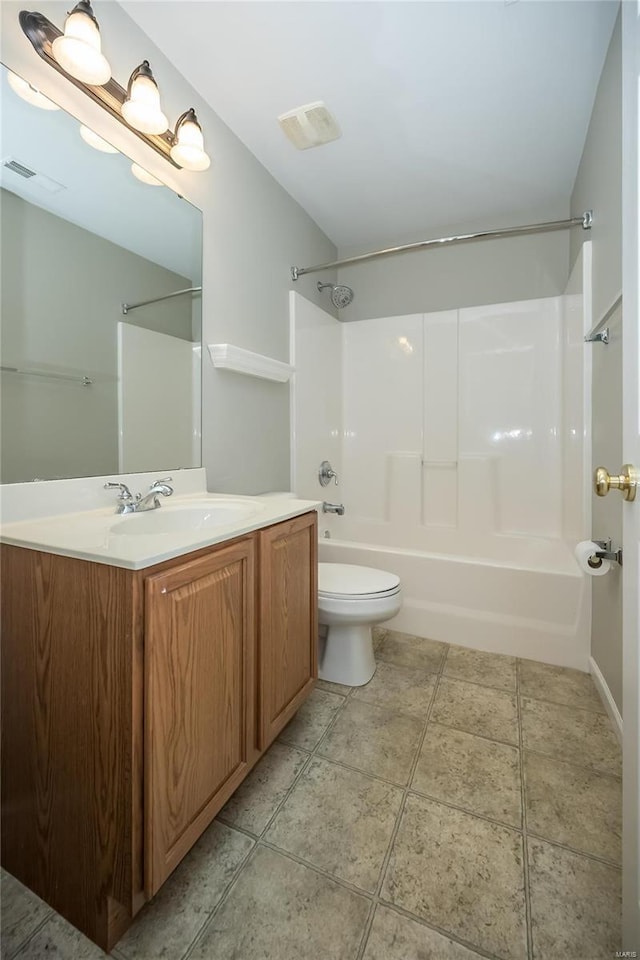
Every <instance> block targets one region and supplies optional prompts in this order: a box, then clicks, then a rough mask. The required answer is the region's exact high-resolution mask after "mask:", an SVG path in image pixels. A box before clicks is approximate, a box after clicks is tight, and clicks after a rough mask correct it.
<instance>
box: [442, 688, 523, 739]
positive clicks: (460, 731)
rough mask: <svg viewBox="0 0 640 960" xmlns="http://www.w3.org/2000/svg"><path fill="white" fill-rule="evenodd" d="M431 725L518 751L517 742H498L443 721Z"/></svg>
mask: <svg viewBox="0 0 640 960" xmlns="http://www.w3.org/2000/svg"><path fill="white" fill-rule="evenodd" d="M444 679H445V680H446V679H447V678H446V677H444ZM485 689H486V688H485ZM514 699H515V698H514ZM431 723H432V724H433V723H435V724H436V726H439V727H446V728H447V729H448V730H457V731H458V732H459V733H466V734H467V735H468V736H470V737H479V738H480V739H481V740H488V741H489V743H500V744H502V745H503V746H505V747H511V748H512V749H513V750H518V749H519V744H518V741H517V740H498V739H496V737H488V736H487V735H486V733H478V731H477V730H468V729H466V728H465V727H456V726H454V725H453V724H452V723H446V722H445V721H444V720H440V719H437V720H432V721H431Z"/></svg>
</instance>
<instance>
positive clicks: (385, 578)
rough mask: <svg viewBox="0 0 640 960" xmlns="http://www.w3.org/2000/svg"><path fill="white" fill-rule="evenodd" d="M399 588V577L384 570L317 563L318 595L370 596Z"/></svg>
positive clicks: (347, 564)
mask: <svg viewBox="0 0 640 960" xmlns="http://www.w3.org/2000/svg"><path fill="white" fill-rule="evenodd" d="M399 587H400V577H397V576H396V575H395V573H387V571H386V570H374V569H373V568H372V567H359V566H356V565H355V564H351V563H319V564H318V593H323V594H325V595H328V594H331V595H333V596H350V597H355V596H371V595H372V594H377V593H390V592H392V591H393V590H396V589H398V588H399Z"/></svg>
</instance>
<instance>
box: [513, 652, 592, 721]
mask: <svg viewBox="0 0 640 960" xmlns="http://www.w3.org/2000/svg"><path fill="white" fill-rule="evenodd" d="M519 669H520V694H521V695H522V696H523V697H531V699H532V700H550V701H552V702H553V703H560V704H563V705H564V706H566V707H582V708H584V709H585V710H595V711H596V713H605V712H606V711H605V708H604V705H603V703H602V700H601V699H600V696H599V694H598V691H597V690H596V686H595V684H594V682H593V680H592V679H591V677H590V675H589V674H588V673H582V671H581V670H570V669H569V668H568V667H554V666H553V665H552V664H550V663H538V662H537V661H536V660H520V661H519Z"/></svg>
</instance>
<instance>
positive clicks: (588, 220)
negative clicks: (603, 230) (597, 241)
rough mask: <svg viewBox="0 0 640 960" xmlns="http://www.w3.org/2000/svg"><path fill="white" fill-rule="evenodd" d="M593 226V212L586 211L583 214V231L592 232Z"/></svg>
mask: <svg viewBox="0 0 640 960" xmlns="http://www.w3.org/2000/svg"><path fill="white" fill-rule="evenodd" d="M592 226H593V210H585V212H584V213H583V214H582V229H583V230H591V227H592Z"/></svg>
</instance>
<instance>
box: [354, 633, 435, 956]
mask: <svg viewBox="0 0 640 960" xmlns="http://www.w3.org/2000/svg"><path fill="white" fill-rule="evenodd" d="M448 653H449V646H447V648H446V651H445V654H444V656H443V657H442V659H441V661H440V667H439V670H438V673H437V674H435V678H436V682H435V684H434V686H433V692H432V694H431V699H430V700H429V706H428V707H427V711H426V714H425V720H424V729H423V730H422V733H421V735H420V737H419V739H418V743H417V746H416V750H415V753H414V757H413V761H412V763H411V767H410V770H409V776H408V777H407V783H406V786H405V787H404V788H403V794H402V800H401V802H400V807H399V809H398V813H397V814H396V822H395V824H394V826H393V830H392V831H391V836H390V838H389V843H388V844H387V849H386V852H385V855H384V857H383V859H382V863H381V865H380V872H379V874H378V883H377V885H376V890H375V894H374V904H375V907H376V908H377V905H378V903H379V902H380V895H381V893H382V887H383V886H384V881H385V877H386V875H387V870H388V868H389V863H390V861H391V855H392V853H393V848H394V847H395V843H396V839H397V836H398V833H399V831H400V825H401V823H402V819H403V817H404V811H405V806H406V803H407V797H408V796H409V790H410V787H411V782H412V780H413V776H414V773H415V770H416V767H417V765H418V762H419V760H420V754H421V753H422V745H423V744H424V739H425V737H426V735H427V730H428V729H429V718H430V716H431V711H432V710H433V705H434V703H435V699H436V696H437V694H438V686H439V684H440V678H441V676H442V671H443V670H444V665H445V663H446V659H447V655H448ZM374 916H375V909H374V910H372V911H371V915H370V917H369V918H367V924H366V925H365V929H364V931H363V934H362V940H361V943H360V948H359V950H358V952H357V954H356V958H355V960H362V958H363V956H364V953H365V950H366V948H367V943H368V942H369V937H370V935H371V928H372V926H373V918H374Z"/></svg>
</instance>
